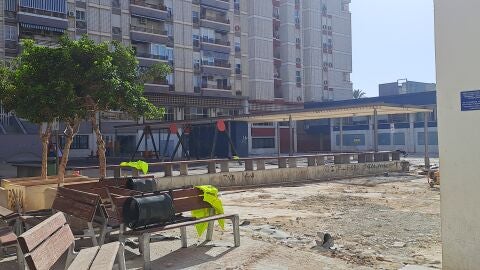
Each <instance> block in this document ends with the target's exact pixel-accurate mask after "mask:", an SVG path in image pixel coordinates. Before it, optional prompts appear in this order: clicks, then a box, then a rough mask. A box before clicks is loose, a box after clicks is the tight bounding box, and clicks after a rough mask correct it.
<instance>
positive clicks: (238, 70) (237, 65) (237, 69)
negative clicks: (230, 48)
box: [235, 59, 242, 74]
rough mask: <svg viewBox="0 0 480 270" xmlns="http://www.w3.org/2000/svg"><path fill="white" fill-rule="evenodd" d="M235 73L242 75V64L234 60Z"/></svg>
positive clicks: (238, 60)
mask: <svg viewBox="0 0 480 270" xmlns="http://www.w3.org/2000/svg"><path fill="white" fill-rule="evenodd" d="M235 73H236V74H242V64H241V61H240V59H235Z"/></svg>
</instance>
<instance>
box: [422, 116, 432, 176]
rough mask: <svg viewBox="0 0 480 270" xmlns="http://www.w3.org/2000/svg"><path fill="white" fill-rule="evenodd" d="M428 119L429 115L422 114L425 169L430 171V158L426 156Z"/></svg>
mask: <svg viewBox="0 0 480 270" xmlns="http://www.w3.org/2000/svg"><path fill="white" fill-rule="evenodd" d="M428 117H429V113H428V112H426V113H424V119H423V123H424V124H423V128H424V141H425V169H427V170H430V156H429V154H428V144H429V142H428Z"/></svg>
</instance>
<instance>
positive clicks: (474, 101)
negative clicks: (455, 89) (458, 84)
mask: <svg viewBox="0 0 480 270" xmlns="http://www.w3.org/2000/svg"><path fill="white" fill-rule="evenodd" d="M460 98H461V106H462V112H465V111H478V110H480V90H475V91H466V92H461V93H460Z"/></svg>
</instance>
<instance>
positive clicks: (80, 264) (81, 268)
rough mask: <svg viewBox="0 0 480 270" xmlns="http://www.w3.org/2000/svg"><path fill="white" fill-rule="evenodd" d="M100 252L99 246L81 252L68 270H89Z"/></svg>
mask: <svg viewBox="0 0 480 270" xmlns="http://www.w3.org/2000/svg"><path fill="white" fill-rule="evenodd" d="M98 250H99V247H98V246H96V247H91V248H85V249H82V250H80V252H79V253H78V254H77V256H76V257H75V260H74V261H73V262H72V264H70V266H69V267H68V270H89V269H90V265H92V262H93V260H94V259H95V256H97V253H98ZM105 269H107V268H105ZM110 269H111V268H110Z"/></svg>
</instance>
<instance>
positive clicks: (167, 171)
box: [163, 164, 173, 176]
mask: <svg viewBox="0 0 480 270" xmlns="http://www.w3.org/2000/svg"><path fill="white" fill-rule="evenodd" d="M163 171H164V172H165V176H173V165H172V164H165V165H163Z"/></svg>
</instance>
